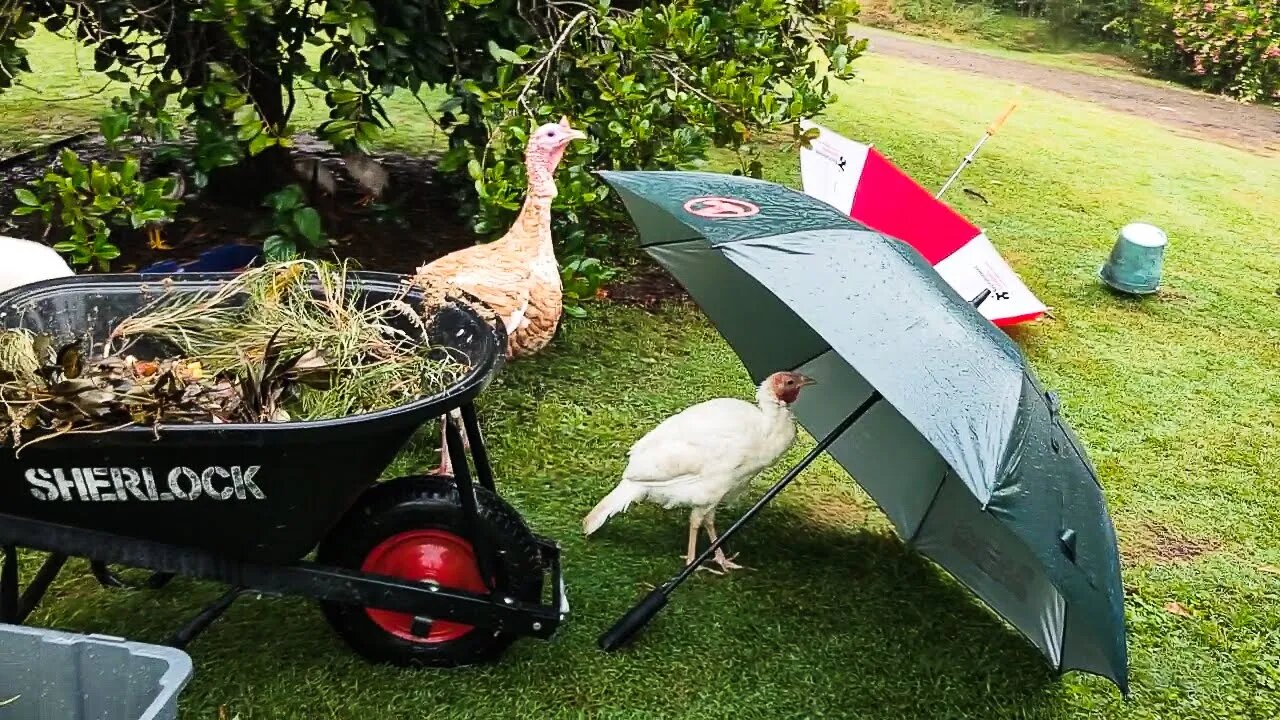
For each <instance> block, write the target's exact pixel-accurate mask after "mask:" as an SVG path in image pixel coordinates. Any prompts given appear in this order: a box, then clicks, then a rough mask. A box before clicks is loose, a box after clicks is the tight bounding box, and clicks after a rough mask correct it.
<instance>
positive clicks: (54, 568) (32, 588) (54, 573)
mask: <svg viewBox="0 0 1280 720" xmlns="http://www.w3.org/2000/svg"><path fill="white" fill-rule="evenodd" d="M66 563H67V556H66V555H63V554H62V553H49V557H47V558H45V561H44V564H43V565H41V566H40V569H39V570H37V571H36V576H35V577H34V578H31V582H29V583H27V589H26V590H24V591H22V597H21V598H19V599H18V615H17V617H15V618H14V620H13V622H14V623H16V624H18V625H21V624H22V623H23V622H25V621H26V619H27V618H28V617H30V616H31V613H32V612H33V611H34V610H35V609H36V606H37V605H39V604H40V600H41V598H43V597H44V594H45V592H47V591H48V590H49V586H50V585H52V584H53V581H54V580H55V579H57V577H58V573H59V572H61V571H62V566H63V565H65V564H66Z"/></svg>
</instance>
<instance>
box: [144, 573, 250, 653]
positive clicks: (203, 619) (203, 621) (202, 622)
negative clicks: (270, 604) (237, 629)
mask: <svg viewBox="0 0 1280 720" xmlns="http://www.w3.org/2000/svg"><path fill="white" fill-rule="evenodd" d="M246 592H248V590H247V589H245V588H243V587H233V588H231V589H230V590H228V591H226V592H225V593H223V594H222V595H221V596H220V597H219V598H218V599H217V600H214V601H213V602H211V603H209V604H208V605H207V606H206V607H205V609H203V610H201V611H200V614H199V615H196V616H195V617H193V618H191V621H190V622H188V623H187V624H186V625H184V626H182V627H181V628H179V629H178V631H177V632H175V633H174V634H173V635H171V636H169V639H168V640H167V641H165V643H164V644H165V645H168V646H170V647H175V648H178V649H179V650H181V649H183V648H185V647H186V646H187V645H189V644H191V641H192V640H195V639H196V636H197V635H199V634H200V633H202V632H204V631H205V630H208V629H209V626H210V625H212V624H213V621H214V620H217V619H218V618H220V617H222V615H223V613H225V612H226V611H227V610H228V609H230V607H231V604H232V603H234V602H235V601H236V599H237V598H239V597H240V596H241V595H243V594H245V593H246Z"/></svg>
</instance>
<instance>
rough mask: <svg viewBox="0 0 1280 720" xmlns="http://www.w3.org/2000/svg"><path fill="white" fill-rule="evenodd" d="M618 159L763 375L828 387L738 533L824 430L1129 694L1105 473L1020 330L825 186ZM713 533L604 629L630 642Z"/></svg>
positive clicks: (911, 514) (989, 581)
mask: <svg viewBox="0 0 1280 720" xmlns="http://www.w3.org/2000/svg"><path fill="white" fill-rule="evenodd" d="M601 176H602V177H603V178H604V180H605V181H606V182H607V183H608V184H609V185H610V186H612V187H613V188H614V189H615V190H617V191H618V193H619V194H620V195H621V197H622V199H623V201H624V202H625V203H626V206H627V210H628V211H629V212H630V214H631V217H632V219H633V221H634V222H635V225H636V227H637V228H638V229H639V231H640V242H641V244H642V245H643V246H644V248H645V249H646V250H647V251H648V252H649V253H650V254H651V255H652V256H653V257H654V258H655V259H656V260H657V261H658V262H660V263H661V264H662V265H664V266H665V267H666V268H667V269H668V270H670V271H671V273H672V274H673V275H674V276H675V277H676V278H677V279H678V280H679V281H680V282H681V283H682V284H683V285H684V286H685V288H686V289H687V290H688V291H689V293H690V294H691V295H692V296H693V298H694V300H695V301H697V303H698V304H699V305H700V306H701V307H702V309H703V310H704V311H705V312H706V314H707V316H708V317H709V318H710V319H711V321H712V322H713V323H714V324H715V325H716V327H717V328H718V329H719V331H720V333H721V335H723V336H724V338H725V339H726V340H727V341H728V343H729V344H730V345H731V346H732V347H733V349H734V350H735V351H736V352H737V354H738V355H739V357H740V358H741V359H742V361H743V363H744V364H745V365H746V367H747V368H748V370H749V371H750V373H751V375H752V377H753V378H754V379H755V381H756V382H759V381H761V380H763V378H764V377H765V376H767V375H768V374H769V373H772V372H774V371H776V370H798V371H800V372H803V373H804V374H805V375H808V376H810V377H813V378H815V379H817V380H818V382H819V383H820V385H819V387H821V388H822V392H821V393H812V394H810V395H807V396H806V395H801V397H800V399H799V401H798V402H797V403H796V405H795V407H794V411H795V414H796V417H797V418H798V420H799V421H800V422H801V424H802V425H803V426H804V427H805V429H806V430H808V431H809V433H810V434H811V435H813V436H814V437H815V438H818V439H819V440H818V445H817V447H815V448H814V450H813V452H811V453H810V454H809V456H807V457H806V458H805V460H804V461H802V462H801V464H800V465H799V466H797V467H796V468H794V469H792V471H791V472H789V473H788V474H787V476H786V477H784V478H783V479H782V480H781V481H780V482H779V483H778V484H777V485H775V486H774V487H773V488H772V489H771V490H770V491H769V493H767V494H766V496H765V497H764V498H762V499H761V500H760V502H758V503H757V504H756V506H755V507H753V508H752V509H751V510H750V511H748V513H747V514H746V515H744V516H743V518H741V519H740V520H739V521H738V522H737V523H735V524H734V526H733V527H731V528H730V529H729V530H728V531H726V532H725V533H724V534H723V535H722V536H721V538H720V542H721V543H722V542H723V541H724V540H725V539H727V538H728V537H729V536H731V535H732V534H733V533H734V532H736V531H737V529H738V528H740V527H742V525H743V523H745V522H746V521H747V520H749V519H750V517H751V516H753V515H754V514H755V513H756V512H758V511H759V509H760V508H761V507H763V505H764V504H765V503H766V502H767V501H768V500H769V499H771V498H772V497H773V496H774V495H776V494H777V492H779V491H780V490H781V489H782V487H783V486H784V485H785V484H786V483H787V482H790V480H791V479H792V478H794V477H795V476H796V475H797V474H799V472H800V471H801V470H802V469H803V468H804V466H805V465H807V464H808V463H809V462H811V461H812V460H813V459H814V458H816V457H817V456H818V454H820V453H821V452H822V451H824V450H825V451H827V452H829V453H830V454H831V455H832V456H833V457H834V458H835V459H836V460H837V461H838V462H839V463H840V464H841V465H842V466H843V467H844V468H845V469H846V470H847V471H848V472H849V474H850V475H851V476H853V478H855V479H856V480H857V482H858V483H859V484H860V485H861V486H862V487H863V488H864V489H866V491H867V492H868V493H869V494H870V495H871V496H872V497H873V498H874V499H875V501H876V502H877V503H878V504H879V505H880V507H881V508H882V509H883V510H884V512H885V513H886V514H887V515H888V517H889V519H890V520H891V521H892V522H893V524H894V526H895V528H896V529H897V531H898V532H899V533H900V534H901V536H902V537H903V538H904V540H905V541H906V542H907V543H909V544H910V545H911V546H913V547H915V548H917V549H918V550H919V551H920V552H922V553H924V554H925V555H926V556H928V557H930V558H932V559H933V560H934V561H935V562H937V563H938V564H939V565H941V566H942V567H943V568H945V569H946V570H947V571H948V572H950V573H951V574H952V575H953V576H955V577H956V578H957V579H958V580H959V581H960V582H962V583H963V584H964V585H966V586H967V587H969V588H970V589H971V590H972V591H973V592H974V593H976V594H977V595H978V597H980V598H981V599H982V600H983V601H984V602H985V603H986V604H987V605H988V606H989V607H990V608H992V609H993V610H994V611H995V612H996V613H998V614H999V615H1000V616H1001V617H1003V618H1004V619H1005V620H1007V621H1008V622H1009V623H1010V624H1012V625H1013V626H1014V627H1016V628H1017V629H1018V630H1019V631H1021V632H1022V633H1023V634H1024V635H1026V636H1027V638H1029V639H1030V640H1031V642H1033V643H1034V644H1035V645H1036V646H1037V647H1038V648H1039V649H1040V650H1041V652H1042V653H1043V654H1044V655H1045V657H1046V658H1047V659H1048V660H1049V662H1050V663H1051V664H1052V665H1053V667H1054V668H1056V669H1058V670H1059V671H1062V672H1065V671H1067V670H1082V671H1086V672H1091V673H1095V674H1098V675H1101V676H1103V677H1106V678H1109V679H1111V680H1112V681H1113V682H1115V683H1116V685H1117V686H1118V687H1119V688H1120V689H1121V691H1123V692H1125V693H1126V694H1127V692H1128V659H1127V653H1126V648H1125V625H1124V607H1123V602H1124V594H1123V588H1122V585H1121V581H1120V564H1119V558H1118V553H1117V550H1116V540H1115V531H1114V529H1113V527H1112V524H1111V519H1110V517H1109V516H1108V514H1107V508H1106V502H1105V500H1104V498H1103V493H1102V489H1101V487H1100V486H1099V483H1098V479H1097V474H1096V472H1095V470H1094V469H1093V467H1092V465H1091V464H1090V462H1089V460H1088V458H1087V456H1086V454H1085V451H1084V448H1083V447H1082V446H1081V443H1080V441H1079V440H1078V439H1077V437H1076V436H1075V434H1074V433H1073V432H1072V431H1071V429H1070V428H1069V427H1068V426H1067V423H1066V422H1065V421H1064V420H1063V418H1062V416H1061V414H1060V406H1059V403H1058V400H1057V397H1056V396H1055V395H1054V394H1053V393H1050V392H1046V391H1045V389H1044V388H1043V387H1042V386H1041V384H1040V382H1039V381H1038V380H1037V378H1036V376H1035V375H1034V373H1033V372H1032V371H1031V369H1030V368H1029V367H1028V365H1027V363H1026V360H1025V359H1024V358H1023V356H1022V354H1021V352H1020V351H1019V350H1018V348H1017V346H1016V345H1015V344H1014V343H1013V342H1012V341H1011V340H1010V339H1009V338H1008V337H1007V336H1006V335H1004V333H1002V332H1001V331H1000V330H999V329H997V328H996V327H995V326H994V325H992V324H991V323H990V322H988V321H987V320H986V319H984V318H983V316H982V315H981V314H979V312H978V311H977V310H976V309H975V308H974V304H973V303H971V302H970V301H969V300H966V299H965V298H963V297H961V296H960V295H958V294H957V293H956V291H955V290H954V289H952V287H951V286H950V285H948V283H947V282H946V281H945V280H943V279H942V278H941V277H940V276H939V275H938V273H937V272H936V271H935V270H934V269H933V268H932V267H931V266H930V265H929V263H928V261H927V260H925V259H924V258H923V257H922V256H921V255H920V254H919V253H918V252H916V251H915V250H914V249H912V248H911V247H910V246H909V245H907V244H905V243H903V242H901V241H899V240H895V239H892V238H889V237H887V236H885V235H881V234H879V233H876V232H874V231H871V230H869V229H867V228H866V227H864V226H862V225H859V224H858V223H856V222H854V221H853V220H851V219H850V218H849V217H848V216H847V215H846V214H844V213H842V212H840V211H839V210H836V209H835V208H833V207H831V206H830V205H829V204H827V203H824V202H822V201H821V200H818V199H815V198H812V197H809V196H807V195H804V194H803V193H799V192H796V191H793V190H790V189H787V188H785V187H782V186H779V185H775V184H773V183H768V182H763V181H758V180H750V179H746V178H741V177H734V176H729V175H718V174H711V173H692V172H603V173H601ZM985 294H987V293H984V295H985ZM716 547H719V544H716V545H713V546H712V547H710V548H708V549H707V550H706V551H704V553H703V555H702V557H701V558H699V560H698V561H695V562H694V563H692V564H690V565H689V566H688V567H686V568H685V569H684V570H683V571H682V572H681V574H680V575H679V576H677V577H676V578H673V579H672V580H671V581H668V583H666V584H664V585H662V586H660V587H659V588H657V589H656V590H654V591H653V593H650V595H649V596H648V597H646V598H645V599H644V600H642V601H641V602H640V603H638V604H637V605H636V607H635V608H633V609H632V611H631V612H629V613H628V614H627V615H625V616H624V617H623V618H622V619H620V620H619V622H618V623H617V624H616V625H615V626H614V627H613V628H612V629H611V630H610V631H609V632H606V633H605V634H604V635H603V636H602V637H601V646H602V647H604V648H606V649H612V648H615V647H618V646H620V645H621V644H623V643H625V642H626V641H627V640H628V639H629V638H630V636H631V635H633V634H634V633H635V632H636V631H638V629H639V628H640V627H641V626H643V624H644V623H645V622H647V621H648V620H649V619H650V618H651V617H653V615H654V614H656V613H657V612H658V610H660V609H661V607H662V606H663V605H664V604H665V602H666V596H667V595H669V594H670V592H671V591H672V590H673V589H674V588H675V586H677V585H678V584H679V583H680V582H682V581H683V580H684V579H685V578H686V577H688V576H689V575H690V574H691V573H692V571H693V569H694V568H695V567H696V566H697V565H698V564H699V563H700V562H701V561H702V560H704V559H705V558H707V557H709V556H710V554H711V553H712V552H713V551H714V549H715V548H716Z"/></svg>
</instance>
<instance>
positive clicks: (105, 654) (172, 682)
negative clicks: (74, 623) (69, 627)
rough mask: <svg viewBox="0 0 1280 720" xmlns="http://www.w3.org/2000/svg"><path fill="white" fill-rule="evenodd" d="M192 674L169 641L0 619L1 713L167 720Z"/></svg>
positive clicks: (20, 718)
mask: <svg viewBox="0 0 1280 720" xmlns="http://www.w3.org/2000/svg"><path fill="white" fill-rule="evenodd" d="M190 679H191V658H190V657H189V656H188V655H187V654H186V653H184V652H182V651H181V650H177V649H174V648H169V647H162V646H159V645H145V644H143V643H135V642H129V641H127V640H123V639H121V638H115V637H108V636H106V635H77V634H75V633H68V632H59V631H57V630H42V629H39V628H29V627H19V626H16V625H0V720H172V719H173V718H176V717H178V694H179V693H180V692H181V691H182V688H183V687H185V686H186V684H187V681H188V680H190Z"/></svg>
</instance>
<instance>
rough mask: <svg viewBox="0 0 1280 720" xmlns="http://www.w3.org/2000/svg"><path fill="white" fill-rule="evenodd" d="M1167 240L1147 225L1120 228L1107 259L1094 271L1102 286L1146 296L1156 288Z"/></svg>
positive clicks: (1154, 228) (1160, 232)
mask: <svg viewBox="0 0 1280 720" xmlns="http://www.w3.org/2000/svg"><path fill="white" fill-rule="evenodd" d="M1168 244H1169V238H1168V236H1166V235H1165V234H1164V231H1163V230H1161V229H1160V228H1158V227H1156V226H1155V225H1149V224H1147V223H1130V224H1128V225H1125V226H1124V227H1123V228H1120V234H1119V236H1118V237H1117V238H1116V244H1115V246H1113V247H1112V248H1111V256H1110V257H1108V258H1107V262H1106V264H1105V265H1103V266H1102V269H1101V270H1099V271H1098V277H1099V278H1100V279H1101V280H1102V282H1104V283H1106V284H1107V285H1108V286H1110V287H1111V288H1113V289H1115V290H1119V291H1120V292H1124V293H1129V294H1132V295H1148V294H1151V293H1153V292H1155V291H1156V290H1157V289H1159V287H1160V275H1161V273H1162V272H1163V270H1164V251H1165V246H1166V245H1168Z"/></svg>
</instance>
